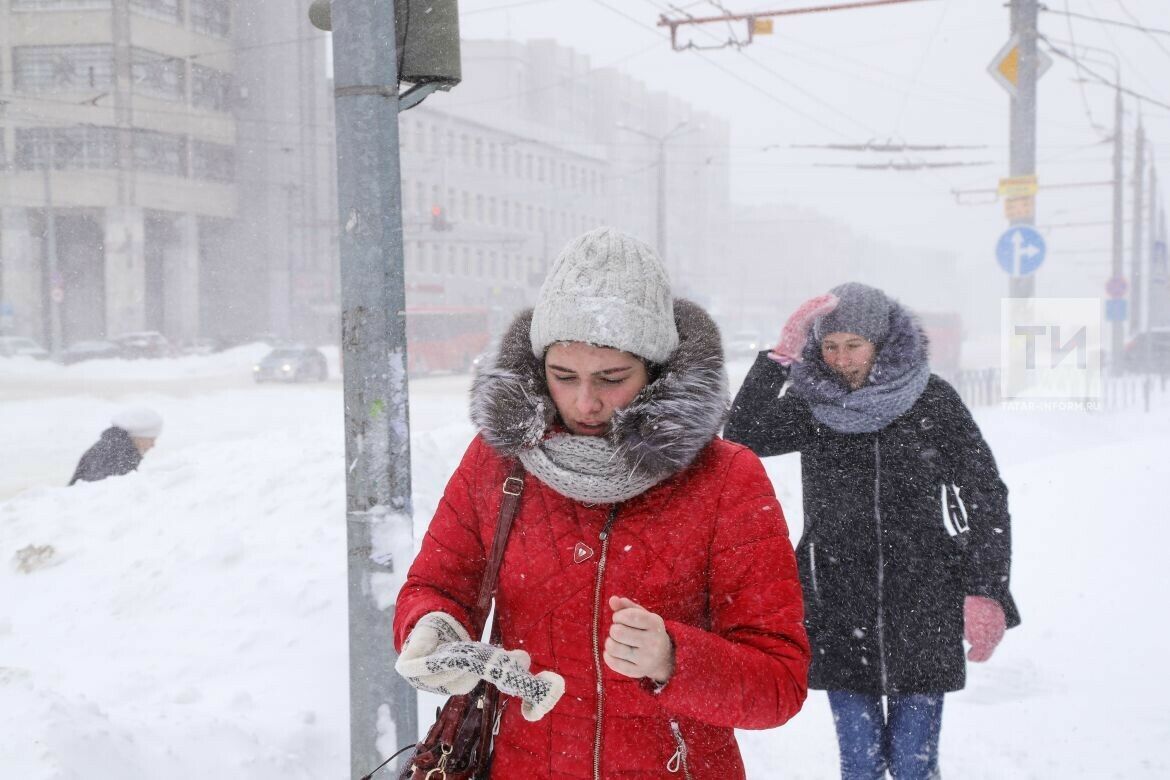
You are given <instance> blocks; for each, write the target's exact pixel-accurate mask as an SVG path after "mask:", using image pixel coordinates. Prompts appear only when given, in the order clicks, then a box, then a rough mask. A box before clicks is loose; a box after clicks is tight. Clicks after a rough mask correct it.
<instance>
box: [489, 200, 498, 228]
mask: <svg viewBox="0 0 1170 780" xmlns="http://www.w3.org/2000/svg"><path fill="white" fill-rule="evenodd" d="M488 224H489V225H496V224H499V212H497V211H496V199H495V198H488Z"/></svg>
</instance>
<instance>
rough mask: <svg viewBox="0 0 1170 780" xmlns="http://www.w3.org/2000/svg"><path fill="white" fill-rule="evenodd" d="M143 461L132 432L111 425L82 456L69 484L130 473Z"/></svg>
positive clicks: (95, 480)
mask: <svg viewBox="0 0 1170 780" xmlns="http://www.w3.org/2000/svg"><path fill="white" fill-rule="evenodd" d="M141 462H142V455H140V454H139V453H138V448H137V447H135V446H134V441H133V440H132V439H131V438H130V434H128V433H126V431H124V430H122V429H121V428H118V427H116V426H111V427H109V428H106V429H105V430H104V431H102V436H101V438H100V439H98V442H97V444H95V445H93V446H92V447H90V448H89V449H88V450H86V451H85V454H84V455H82V456H81V460H80V461H79V462H78V464H77V470H76V471H74V472H73V479H71V480H69V484H70V485H72V484H73V483H74V482H77V481H78V480H81V481H83V482H98V481H100V480H103V479H105V478H106V477H116V476H119V475H121V474H129V473H130V472H131V471H134V470H135V469H137V468H138V464H139V463H141Z"/></svg>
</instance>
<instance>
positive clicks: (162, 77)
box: [130, 48, 187, 100]
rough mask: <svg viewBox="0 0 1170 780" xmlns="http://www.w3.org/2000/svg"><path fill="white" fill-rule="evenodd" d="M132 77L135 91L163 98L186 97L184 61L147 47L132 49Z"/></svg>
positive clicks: (176, 98)
mask: <svg viewBox="0 0 1170 780" xmlns="http://www.w3.org/2000/svg"><path fill="white" fill-rule="evenodd" d="M130 77H131V79H133V81H134V91H135V92H138V93H141V94H143V95H149V96H150V97H157V98H162V99H163V100H184V99H186V92H187V88H186V85H185V83H184V82H185V79H184V75H183V61H182V60H180V59H177V58H175V57H167V56H165V55H163V54H158V53H156V52H153V51H149V50H147V49H139V48H133V49H131V50H130Z"/></svg>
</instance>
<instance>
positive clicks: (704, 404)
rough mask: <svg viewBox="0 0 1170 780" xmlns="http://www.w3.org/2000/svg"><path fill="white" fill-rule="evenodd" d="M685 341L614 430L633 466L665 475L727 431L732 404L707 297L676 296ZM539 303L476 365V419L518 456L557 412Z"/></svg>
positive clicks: (503, 449)
mask: <svg viewBox="0 0 1170 780" xmlns="http://www.w3.org/2000/svg"><path fill="white" fill-rule="evenodd" d="M674 321H675V326H676V327H677V328H678V335H679V346H678V348H677V349H676V350H675V351H674V352H673V353H672V354H671V356H670V357H669V358H668V359H667V360H666V362H664V363H661V364H659V366H658V372H657V374H658V377H657V379H655V380H654V381H653V382H651V383H650V384H649V385H647V386H646V387H645V388H644V389H643V390H642V392H641V393H639V394H638V396H637V397H636V398H635V399H634V401H633V402H632V403H631V404H630V405H629V406H627V407H626V408H625V409H621V410H619V411H617V412H615V413H614V417H613V426H612V428H611V430H610V432H609V434H607V438H608V439H609V440H610V441H611V442H612V443H613V444H614V445H615V446H616V447H617V449H618V452H619V454H620V456H621V457H622V459H623V460H624V461H625V462H626V465H627V466H628V467H629V468H630V469H631V471H633V472H636V473H638V474H640V475H644V476H648V477H651V478H654V479H663V478H665V477H667V476H669V475H671V474H674V473H676V472H679V471H682V470H683V469H685V468H686V467H687V466H689V465H690V464H691V462H692V461H693V460H694V459H695V458H696V457H697V456H698V454H699V453H700V452H701V451H702V450H703V448H704V447H706V446H707V444H708V443H709V442H710V441H711V440H712V439H714V438H715V436H716V435H717V434H718V433H719V429H720V428H721V427H722V426H723V421H724V418H725V417H726V415H727V410H728V408H729V396H728V387H727V369H726V366H725V364H724V360H723V345H722V342H721V341H720V337H719V328H718V327H717V326H716V325H715V322H714V321H713V320H712V319H711V317H710V315H708V314H707V312H706V311H704V310H703V309H702V307H700V306H699V305H697V304H695V303H692V302H690V301H687V300H684V299H682V298H676V299H675V300H674ZM531 323H532V310H531V309H529V310H527V311H524V312H522V313H521V314H520V315H518V316H517V317H516V319H515V320H513V321H512V324H511V325H510V326H509V328H508V330H507V332H506V333H505V334H504V337H503V338H502V339H501V341H500V349H499V352H498V353H497V355H496V356H495V359H494V360H493V361H492V362H491V363H490V365H488V366H487V367H486V368H483V369H480V370H479V371H477V372H476V375H475V379H474V381H473V382H472V385H471V421H472V423H473V424H474V425H475V426H476V428H478V429H479V431H480V433H481V434H482V435H483V438H484V441H486V442H487V443H488V444H489V445H490V446H491V447H492V448H493V449H495V450H496V451H497V452H499V453H500V454H502V455H505V456H507V457H515V456H516V455H518V454H519V453H520V452H521V451H522V450H523V449H525V448H528V447H535V446H536V445H537V444H539V443H540V441H541V440H542V439H543V438H544V436H545V434H546V433H547V432H548V430H549V427H550V426H551V425H552V424H553V422H554V421H555V420H556V405H555V404H554V403H553V400H552V397H551V396H550V395H549V392H548V385H547V384H546V380H545V377H544V361H543V360H542V359H541V358H538V357H536V356H534V355H533V354H532V345H531V342H530V340H529V335H528V334H529V328H530V326H531Z"/></svg>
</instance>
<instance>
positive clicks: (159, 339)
mask: <svg viewBox="0 0 1170 780" xmlns="http://www.w3.org/2000/svg"><path fill="white" fill-rule="evenodd" d="M112 340H113V342H114V343H115V344H117V345H118V346H119V347H121V348H122V357H127V358H160V357H170V356H171V355H172V354H173V353H172V351H171V344H170V342H169V341H167V337H166V336H164V335H163V334H161V333H159V332H158V331H156V330H143V331H138V332H136V333H123V334H122V335H121V336H115V337H114V338H113V339H112Z"/></svg>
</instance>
